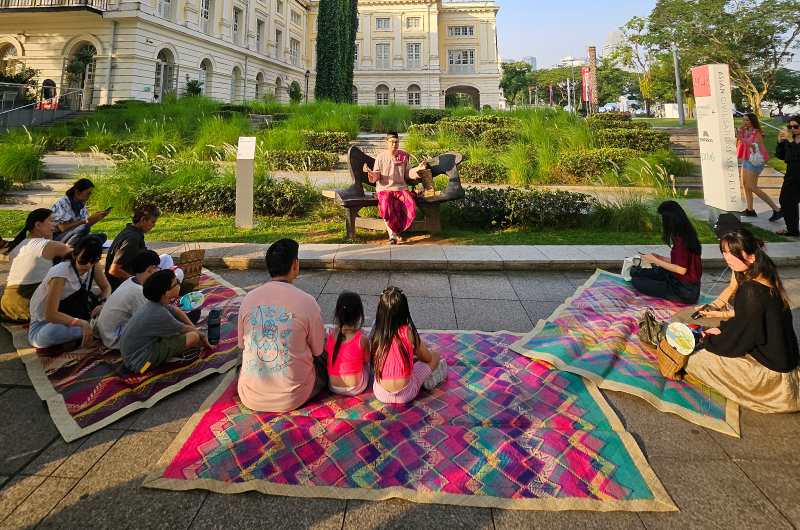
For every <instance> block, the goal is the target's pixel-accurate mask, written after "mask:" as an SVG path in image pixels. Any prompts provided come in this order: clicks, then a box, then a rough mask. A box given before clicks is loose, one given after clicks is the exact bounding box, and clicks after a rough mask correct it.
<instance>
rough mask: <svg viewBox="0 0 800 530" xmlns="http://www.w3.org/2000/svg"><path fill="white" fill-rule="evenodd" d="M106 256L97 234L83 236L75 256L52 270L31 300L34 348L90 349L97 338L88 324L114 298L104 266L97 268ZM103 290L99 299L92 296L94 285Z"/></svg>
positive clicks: (31, 341) (31, 333) (29, 337)
mask: <svg viewBox="0 0 800 530" xmlns="http://www.w3.org/2000/svg"><path fill="white" fill-rule="evenodd" d="M102 255H103V242H102V241H101V240H100V238H99V237H96V236H94V235H91V236H87V237H84V238H83V239H81V240H80V241H78V243H77V244H76V245H75V248H74V249H73V251H72V255H71V256H70V258H69V259H68V260H64V261H62V262H61V263H59V264H58V265H56V266H54V267H53V268H51V269H50V271H49V272H48V273H47V275H46V276H45V277H44V280H42V283H41V284H40V285H39V287H38V288H37V289H36V292H34V293H33V296H32V297H31V327H30V329H28V341H29V342H30V343H31V344H32V345H33V346H34V347H35V348H49V347H51V346H56V345H59V346H61V348H62V349H64V350H73V349H75V348H76V347H77V346H78V344H80V345H81V347H84V348H85V347H87V346H89V344H90V343H91V342H92V339H93V338H94V329H93V328H92V325H91V324H89V320H90V319H91V318H92V317H96V316H98V315H99V314H100V311H101V310H102V308H103V304H104V303H105V301H106V299H107V298H108V297H109V296H110V295H111V286H110V285H109V284H108V280H106V275H105V273H104V272H103V267H100V266H98V263H99V261H100V258H101V257H102ZM93 282H94V283H96V284H97V286H98V287H99V288H100V292H101V298H100V299H99V300H98V299H97V298H96V297H95V295H94V294H93V293H92V283H93Z"/></svg>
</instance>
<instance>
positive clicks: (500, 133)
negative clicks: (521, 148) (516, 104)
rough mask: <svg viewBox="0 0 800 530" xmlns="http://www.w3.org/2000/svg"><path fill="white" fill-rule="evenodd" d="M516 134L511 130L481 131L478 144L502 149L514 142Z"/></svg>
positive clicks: (493, 129) (498, 128)
mask: <svg viewBox="0 0 800 530" xmlns="http://www.w3.org/2000/svg"><path fill="white" fill-rule="evenodd" d="M516 136H517V135H516V134H515V133H514V131H513V130H512V129H504V128H501V127H494V128H492V129H487V130H485V131H483V132H482V133H481V135H480V137H479V140H480V142H481V143H482V144H483V145H485V146H486V147H490V148H494V147H502V146H504V145H508V144H510V143H511V142H513V141H514V139H515V138H516Z"/></svg>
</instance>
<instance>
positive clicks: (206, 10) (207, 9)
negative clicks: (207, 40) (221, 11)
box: [200, 0, 211, 34]
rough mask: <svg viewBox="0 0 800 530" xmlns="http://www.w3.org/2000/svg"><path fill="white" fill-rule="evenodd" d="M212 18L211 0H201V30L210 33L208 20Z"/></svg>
mask: <svg viewBox="0 0 800 530" xmlns="http://www.w3.org/2000/svg"><path fill="white" fill-rule="evenodd" d="M210 19H211V0H200V31H202V32H203V33H205V34H209V31H208V30H209V24H208V21H209V20H210Z"/></svg>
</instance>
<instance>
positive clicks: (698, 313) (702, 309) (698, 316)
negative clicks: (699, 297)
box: [692, 304, 710, 320]
mask: <svg viewBox="0 0 800 530" xmlns="http://www.w3.org/2000/svg"><path fill="white" fill-rule="evenodd" d="M709 307H710V305H709V304H705V305H703V307H701V308H700V309H698V310H697V311H695V312H694V313H692V320H697V319H698V318H700V317H701V316H703V315H702V314H701V313H702V312H703V311H708V309H709Z"/></svg>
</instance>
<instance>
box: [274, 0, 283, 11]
mask: <svg viewBox="0 0 800 530" xmlns="http://www.w3.org/2000/svg"><path fill="white" fill-rule="evenodd" d="M275 11H276V12H277V13H278V14H279V15H282V14H283V2H281V1H280V0H279V1H278V3H277V4H275Z"/></svg>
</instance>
